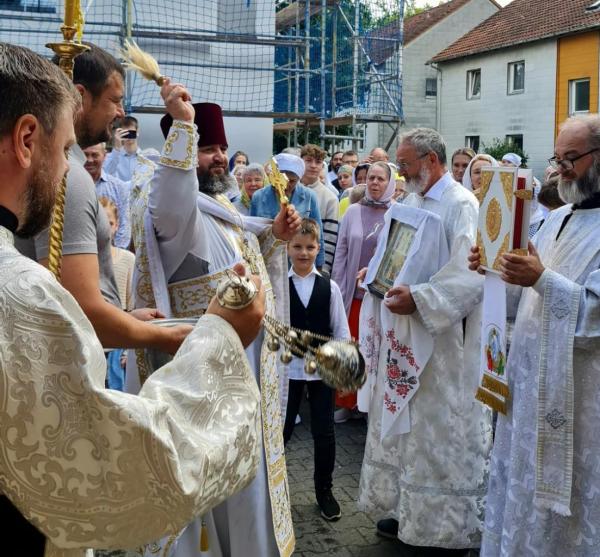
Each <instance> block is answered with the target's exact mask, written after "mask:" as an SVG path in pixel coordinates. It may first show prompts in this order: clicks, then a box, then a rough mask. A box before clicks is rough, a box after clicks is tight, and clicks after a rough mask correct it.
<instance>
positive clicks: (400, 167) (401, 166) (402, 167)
mask: <svg viewBox="0 0 600 557" xmlns="http://www.w3.org/2000/svg"><path fill="white" fill-rule="evenodd" d="M427 155H429V153H425V154H424V155H421V156H420V157H417V158H416V159H415V160H413V161H410V162H400V161H398V160H397V161H396V166H397V167H398V170H406V169H407V168H408V167H409V166H410V165H411V164H412V163H414V162H417V161H418V160H420V159H422V158H424V157H426V156H427Z"/></svg>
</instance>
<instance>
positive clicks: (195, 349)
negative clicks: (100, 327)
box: [0, 43, 264, 557]
mask: <svg viewBox="0 0 600 557" xmlns="http://www.w3.org/2000/svg"><path fill="white" fill-rule="evenodd" d="M0 98H1V99H2V102H1V103H0V312H1V314H2V318H1V319H0V416H1V420H0V421H1V426H0V517H2V529H3V532H5V533H6V534H7V535H8V536H10V538H11V541H10V543H11V546H12V547H13V550H7V551H3V552H2V553H3V555H6V554H7V552H8V553H10V554H12V555H24V556H27V557H42V556H44V555H46V556H49V555H52V556H53V557H67V556H68V557H83V556H84V555H86V554H89V552H88V551H87V548H98V547H111V546H112V547H115V546H116V547H137V546H139V545H140V544H143V543H148V542H149V541H151V540H152V539H153V538H154V537H159V536H162V535H165V534H166V533H170V532H176V531H178V530H179V529H180V528H181V527H183V526H184V525H185V524H186V523H187V522H188V521H189V520H190V518H191V517H192V516H195V515H197V514H200V513H202V512H204V511H205V510H206V509H208V508H211V507H213V506H214V505H216V504H218V503H220V502H221V501H223V500H224V499H225V498H227V497H228V496H230V495H232V494H233V493H235V492H237V491H239V490H240V489H242V488H243V487H245V486H246V485H247V484H248V483H249V482H250V480H251V479H252V478H253V476H254V474H255V472H256V467H257V465H258V462H259V453H258V451H259V450H260V445H261V443H260V438H261V433H260V430H259V426H258V424H259V420H260V418H259V413H260V406H259V393H258V390H257V389H256V387H255V386H254V385H253V383H252V382H253V378H252V375H251V373H252V372H251V370H250V367H249V365H248V360H247V358H246V356H245V354H244V350H243V346H244V345H248V344H249V343H250V342H252V340H253V339H254V338H255V337H256V334H257V333H258V331H259V327H260V323H261V321H262V317H263V315H264V289H262V288H261V283H260V280H258V278H256V277H253V280H254V281H255V284H256V285H257V288H259V295H258V296H257V298H256V300H255V301H254V302H253V303H252V304H251V305H249V306H248V307H247V308H245V309H242V310H237V311H233V310H226V309H225V308H222V307H221V306H220V305H219V304H218V303H217V302H216V301H214V300H213V302H212V304H211V306H210V307H209V308H208V309H207V312H206V315H205V316H203V317H202V318H201V319H200V320H199V322H198V325H197V326H196V328H195V329H194V331H192V333H191V334H190V335H189V336H188V338H187V339H186V341H185V343H184V345H183V346H182V347H181V349H180V350H179V353H178V356H176V357H175V358H174V360H173V361H172V362H171V363H170V364H169V366H168V367H167V368H166V369H161V370H157V372H156V374H155V375H154V376H153V377H151V378H150V379H149V380H148V381H147V382H146V384H145V386H144V389H143V390H142V392H141V393H140V396H129V395H125V394H123V393H119V392H115V391H111V390H107V389H105V388H104V376H105V374H106V363H105V360H104V356H103V351H102V347H101V345H100V342H99V340H98V338H97V336H96V335H95V333H94V330H93V328H92V326H91V324H90V322H89V321H88V320H87V319H86V317H85V315H84V314H83V312H82V311H81V308H80V307H79V306H78V304H77V302H76V301H75V299H74V298H73V297H72V296H71V295H70V294H69V292H68V291H67V290H65V289H64V288H62V287H61V285H60V284H59V283H58V282H57V281H56V280H55V279H54V277H53V276H52V275H51V274H50V272H49V271H48V270H47V269H45V268H44V267H42V266H41V265H38V264H37V263H35V262H33V261H31V259H28V258H26V257H24V256H23V255H21V254H20V253H19V252H18V251H17V250H16V249H15V247H14V245H13V242H14V234H20V235H33V234H36V233H37V232H39V230H40V229H42V228H43V227H45V226H47V224H48V221H49V219H50V214H51V211H52V206H53V204H54V200H55V196H56V191H57V188H58V184H59V183H60V180H61V179H62V177H63V176H64V174H65V172H66V171H67V170H68V168H69V163H68V161H67V153H68V150H69V148H70V147H71V146H72V145H73V144H74V143H75V134H74V129H73V115H74V113H75V112H76V111H77V110H78V109H79V104H80V102H81V95H80V94H79V93H78V92H77V91H76V89H75V88H74V87H73V86H72V84H71V83H70V82H69V81H68V80H67V78H66V77H65V76H64V74H63V73H62V72H61V70H59V68H58V67H56V66H54V65H52V64H51V63H49V62H48V61H47V60H45V59H44V58H42V57H41V56H39V55H37V54H35V53H34V52H32V51H30V50H28V49H25V48H22V47H17V46H13V45H8V44H6V43H0ZM173 103H174V104H177V103H179V104H180V105H184V104H185V103H184V101H183V99H182V98H181V97H179V98H175V99H173ZM82 280H85V277H82ZM201 370H202V371H203V372H207V371H210V373H211V374H214V377H218V378H222V377H227V381H219V380H217V381H211V378H212V377H213V376H212V375H211V376H210V377H207V376H206V375H207V374H206V373H204V374H203V373H201ZM231 416H235V419H234V420H232V419H231ZM13 544H14V545H13Z"/></svg>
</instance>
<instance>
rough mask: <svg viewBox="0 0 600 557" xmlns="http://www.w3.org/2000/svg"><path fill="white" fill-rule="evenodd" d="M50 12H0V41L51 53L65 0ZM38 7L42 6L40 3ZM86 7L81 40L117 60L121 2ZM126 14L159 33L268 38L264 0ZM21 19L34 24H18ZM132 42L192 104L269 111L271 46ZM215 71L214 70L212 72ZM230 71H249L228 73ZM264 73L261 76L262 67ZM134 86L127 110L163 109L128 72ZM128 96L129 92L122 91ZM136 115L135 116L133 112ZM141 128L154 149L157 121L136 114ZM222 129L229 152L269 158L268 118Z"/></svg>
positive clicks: (148, 0)
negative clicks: (154, 59)
mask: <svg viewBox="0 0 600 557" xmlns="http://www.w3.org/2000/svg"><path fill="white" fill-rule="evenodd" d="M45 2H46V4H47V5H48V6H49V7H52V6H56V14H48V13H41V14H36V13H29V14H24V13H23V12H15V11H11V10H0V41H6V42H10V43H14V44H19V45H21V46H26V47H28V48H31V49H32V50H35V51H36V52H38V53H40V54H42V55H44V56H50V55H51V52H50V50H48V49H47V48H46V47H45V46H44V45H45V44H46V43H47V42H50V41H59V40H60V32H59V26H60V24H59V22H58V21H52V19H53V18H57V19H58V18H60V19H62V14H63V9H64V8H63V6H64V0H58V1H57V0H45ZM46 4H45V5H46ZM82 6H83V7H84V8H85V6H88V7H89V10H88V13H87V16H86V20H87V23H86V25H85V27H84V40H87V41H90V42H93V43H95V44H97V45H98V46H100V47H102V48H104V49H106V50H108V51H109V52H110V53H111V54H114V55H116V56H118V47H119V40H118V36H117V32H118V26H120V25H121V24H122V22H123V15H124V14H123V4H122V2H121V1H120V0H119V1H116V0H95V1H94V2H88V1H85V2H84V1H83V0H82ZM134 6H135V10H134V12H133V18H134V21H135V22H136V23H137V24H138V25H146V26H149V27H151V28H153V29H156V28H159V29H161V30H165V32H168V31H173V30H179V31H182V32H186V31H187V32H190V31H205V32H208V33H213V32H214V33H218V32H228V31H233V32H238V33H249V34H257V35H274V33H275V9H274V6H273V3H272V2H270V1H269V0H255V1H253V2H250V3H247V2H238V1H236V0H184V1H182V0H162V1H161V2H157V1H156V0H136V1H135V4H134ZM22 16H26V17H27V16H28V17H34V18H37V21H34V22H32V21H26V20H24V19H19V18H20V17H22ZM138 43H139V45H140V46H141V47H142V48H143V49H145V50H147V51H148V52H150V53H151V54H153V55H155V56H156V57H157V58H159V59H160V60H162V61H175V62H177V64H172V65H171V64H167V63H162V64H161V71H162V73H163V74H165V75H168V76H172V77H173V78H174V79H175V80H177V81H181V82H182V83H184V84H185V85H187V86H188V87H189V89H190V90H191V93H192V97H193V99H194V101H196V102H203V101H210V102H216V103H218V104H220V105H221V106H222V107H223V109H224V110H231V111H268V112H270V111H272V110H273V77H274V73H273V71H272V69H273V64H274V61H273V47H271V46H258V45H248V44H242V43H239V42H230V43H208V42H199V41H190V40H186V41H174V40H171V39H168V38H167V39H165V38H142V39H139V40H138ZM214 66H220V67H218V68H216V67H214ZM232 66H237V67H250V68H255V69H252V70H242V69H230V68H231V67H232ZM263 68H264V71H262V69H263ZM130 79H131V81H132V83H133V84H134V85H135V88H134V94H133V96H132V97H130V102H131V103H132V105H133V106H162V102H161V100H160V95H159V88H158V87H157V86H156V84H154V83H150V82H145V81H144V80H143V78H141V77H140V76H138V75H132V76H131V78H130ZM128 92H129V93H130V92H131V89H129V91H128ZM136 117H140V115H139V114H136ZM141 119H142V121H143V131H142V135H141V144H142V145H143V146H144V147H155V148H159V147H160V145H162V136H161V134H160V128H159V127H158V120H159V118H158V117H156V116H154V115H143V116H141ZM226 129H227V134H228V140H229V144H230V148H231V149H232V152H233V151H236V150H239V149H241V150H244V151H246V152H248V154H249V155H250V158H251V160H258V161H263V160H267V158H268V157H269V156H270V155H271V152H272V144H273V140H272V135H273V120H272V119H270V118H227V119H226Z"/></svg>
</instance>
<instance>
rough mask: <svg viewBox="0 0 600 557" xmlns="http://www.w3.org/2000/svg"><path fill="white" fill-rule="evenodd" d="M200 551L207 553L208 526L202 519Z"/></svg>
mask: <svg viewBox="0 0 600 557" xmlns="http://www.w3.org/2000/svg"><path fill="white" fill-rule="evenodd" d="M200 551H201V552H202V551H208V526H206V520H204V519H202V527H201V528H200Z"/></svg>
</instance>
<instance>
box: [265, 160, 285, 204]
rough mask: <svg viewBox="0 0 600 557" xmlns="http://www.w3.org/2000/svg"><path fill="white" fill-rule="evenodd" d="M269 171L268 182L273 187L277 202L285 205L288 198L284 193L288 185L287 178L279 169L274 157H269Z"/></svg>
mask: <svg viewBox="0 0 600 557" xmlns="http://www.w3.org/2000/svg"><path fill="white" fill-rule="evenodd" d="M269 166H270V170H271V171H270V172H269V182H270V183H271V186H273V189H274V190H275V192H276V193H277V197H278V199H279V203H280V204H281V205H287V204H288V203H289V202H290V200H289V199H288V196H287V195H286V193H285V192H286V190H287V187H288V178H287V176H286V175H285V174H284V173H283V172H281V171H280V170H279V166H277V161H276V160H275V159H271V160H270V162H269Z"/></svg>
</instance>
